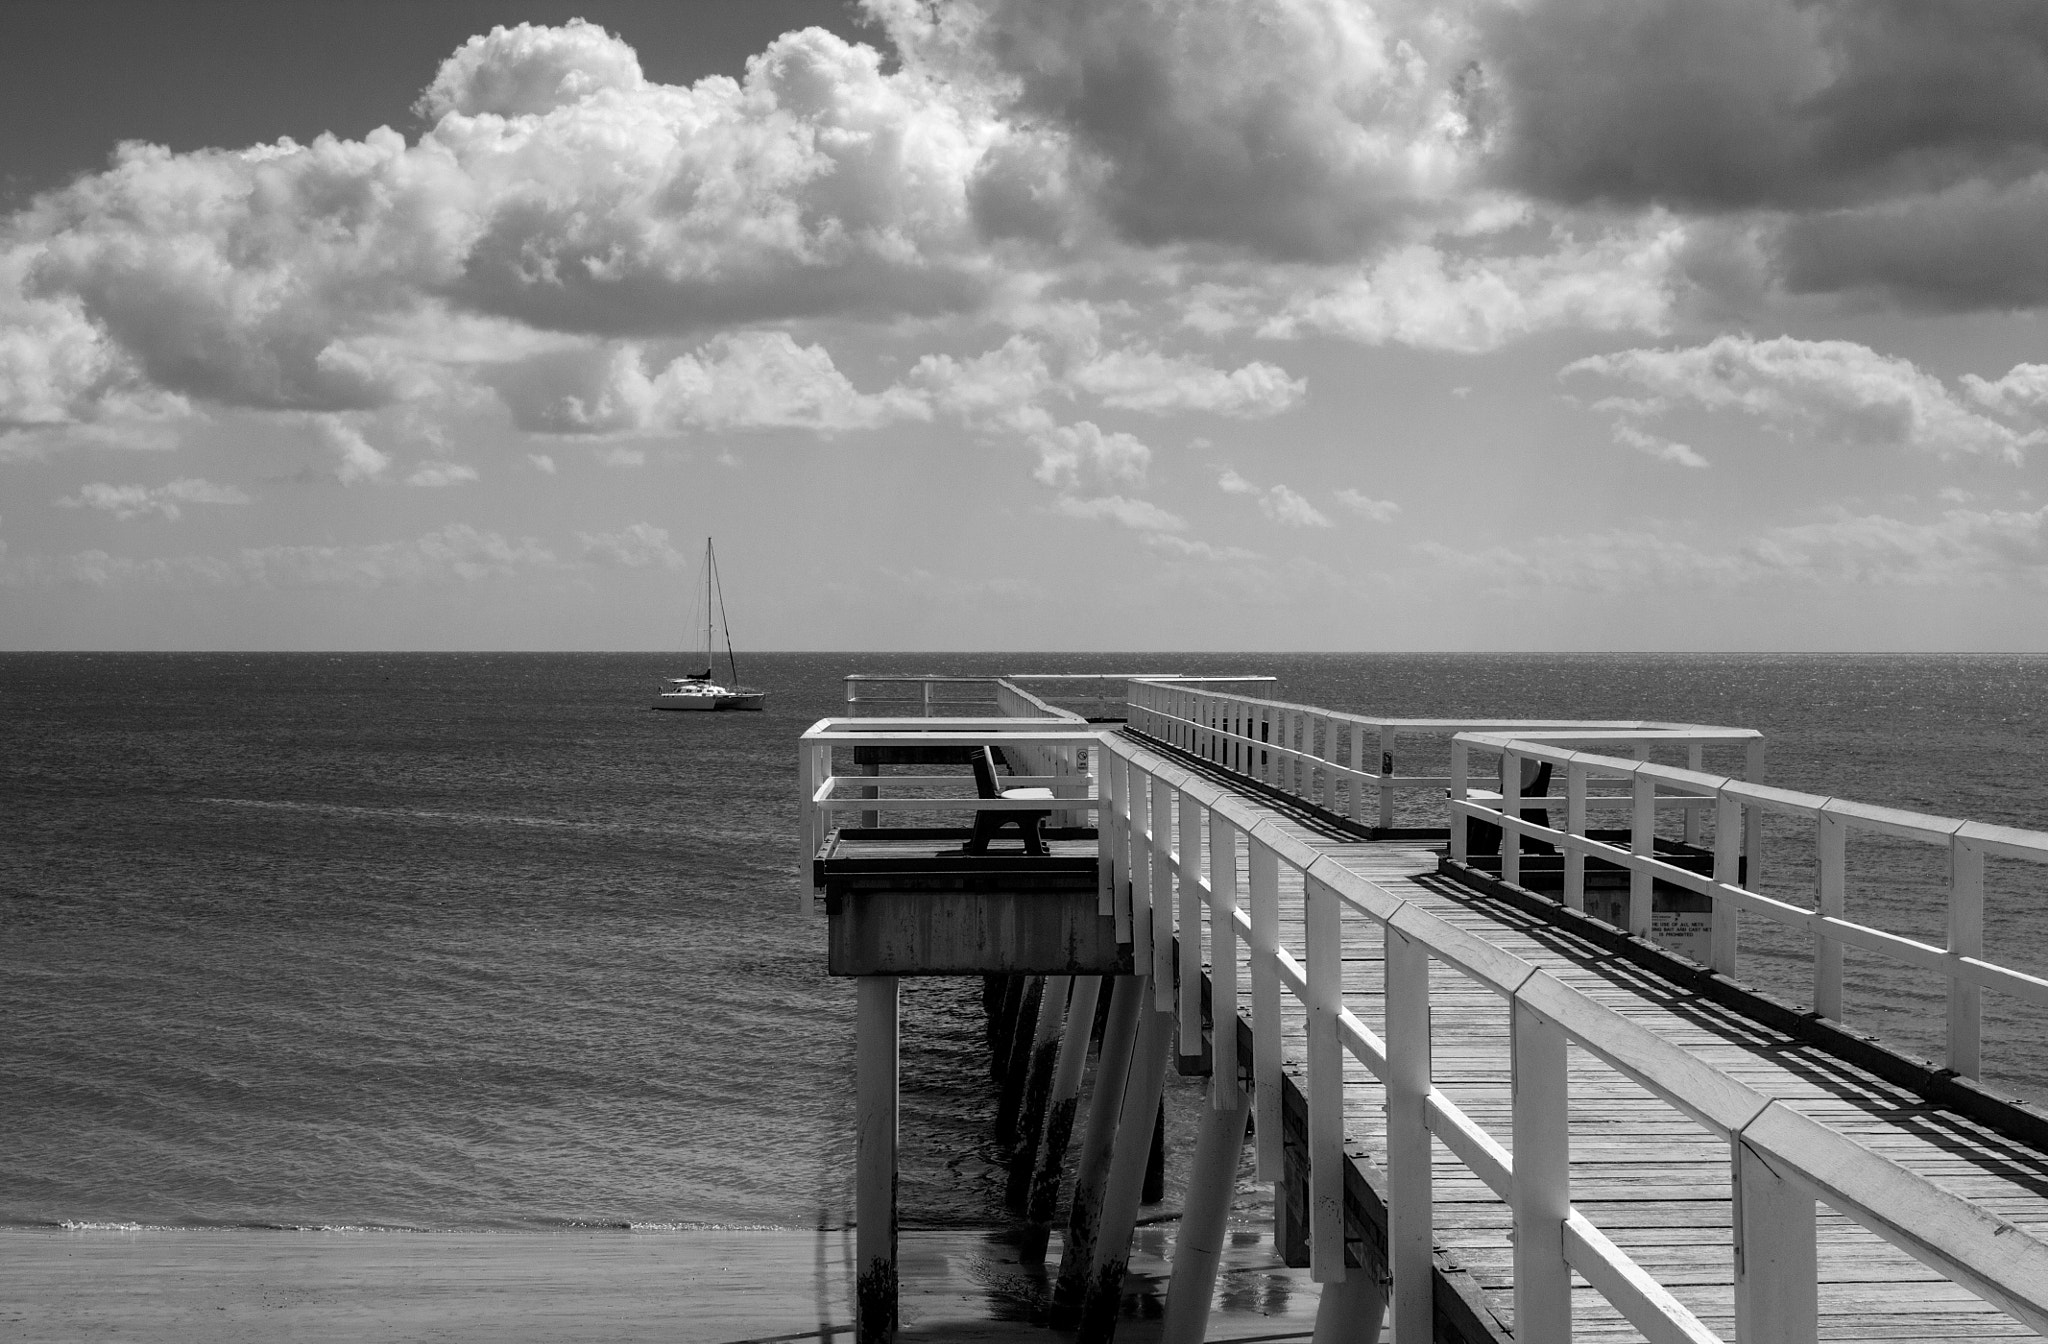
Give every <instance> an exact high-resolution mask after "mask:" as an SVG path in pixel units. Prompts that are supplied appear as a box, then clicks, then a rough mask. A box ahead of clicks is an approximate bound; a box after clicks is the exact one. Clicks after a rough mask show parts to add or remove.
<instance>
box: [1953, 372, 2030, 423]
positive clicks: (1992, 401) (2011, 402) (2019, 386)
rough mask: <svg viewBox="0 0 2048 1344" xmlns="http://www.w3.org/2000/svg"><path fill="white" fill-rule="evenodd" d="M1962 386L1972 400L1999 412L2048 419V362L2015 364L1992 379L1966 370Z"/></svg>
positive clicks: (2021, 416)
mask: <svg viewBox="0 0 2048 1344" xmlns="http://www.w3.org/2000/svg"><path fill="white" fill-rule="evenodd" d="M1963 387H1964V389H1965V390H1966V391H1967V392H1968V393H1969V394H1970V399H1971V400H1972V401H1975V402H1976V403H1977V404H1978V405H1980V406H1986V407H1989V408H1990V409H1991V410H1993V411H1996V412H1998V413H1999V414H2000V415H2006V416H2013V417H2019V418H2027V419H2032V420H2034V421H2037V422H2040V421H2048V364H2015V365H2013V366H2012V368H2011V369H2009V370H2007V371H2006V374H2005V376H2004V377H2003V378H2000V379H1998V380H1997V381H1995V382H1993V381H1991V380H1989V379H1985V378H1979V377H1978V376H1977V375H1976V374H1974V373H1966V374H1964V375H1963Z"/></svg>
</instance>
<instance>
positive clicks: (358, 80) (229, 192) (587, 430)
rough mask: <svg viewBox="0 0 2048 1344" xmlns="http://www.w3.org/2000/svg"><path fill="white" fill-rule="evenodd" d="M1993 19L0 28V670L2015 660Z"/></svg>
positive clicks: (1402, 12) (676, 19)
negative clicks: (548, 655) (660, 655)
mask: <svg viewBox="0 0 2048 1344" xmlns="http://www.w3.org/2000/svg"><path fill="white" fill-rule="evenodd" d="M2044 305H2048V6H2044V5H2042V4H2040V3H2039V2H2038V0H1951V2H1950V3H1945V4H1940V5H1928V4H1925V3H1924V2H1923V0H1796V2H1795V0H1714V2H1713V3H1703V2H1702V0H1457V2H1453V3H1441V2H1432V3H1410V2H1407V0H1371V2H1364V0H1234V2H1233V3H1229V4H1211V3H1190V2H1185V0H955V2H953V3H931V4H928V3H925V2H924V0H860V2H859V3H843V4H842V3H838V0H832V2H831V3H815V2H813V0H664V2H663V3H627V2H623V0H615V2H614V3H594V2H593V3H573V4H546V3H531V4H519V3H482V2H472V0H437V3H434V4H414V3H389V2H385V0H372V2H371V3H364V2H363V0H352V2H351V3H348V4H319V3H309V4H295V5H288V6H284V5H275V4H272V3H268V2H267V0H266V3H260V4H256V3H226V2H225V0H213V2H195V3H192V4H181V5H162V4H159V3H155V2H154V0H150V2H149V3H136V2H130V3H120V4H115V3H106V2H105V0H69V2H68V3H63V4H48V3H42V2H41V0H10V3H9V4H7V5H5V6H0V648H6V649H39V648H95V649H97V648H129V649H564V650H572V649H667V648H675V649H681V648H683V647H685V646H687V645H688V644H689V643H690V642H691V636H690V635H689V632H688V631H687V629H686V627H687V626H688V625H689V623H690V617H691V595H692V592H693V590H694V587H695V584H696V581H697V580H696V576H697V572H698V565H699V564H700V561H701V555H702V550H703V544H704V539H705V538H706V537H707V536H715V537H716V539H717V544H718V551H719V561H720V570H721V574H722V576H723V580H724V587H725V595H726V599H727V604H728V607H729V609H730V612H731V618H732V632H733V637H734V639H735V641H736V642H738V643H739V644H740V646H741V647H742V648H752V649H757V650H767V649H792V650H795V649H877V650H880V649H904V650H920V649H922V650H951V649H958V650H979V649H1015V650H1032V649H1035V650H1056V649H1059V650H1066V649H1071V650H1082V651H1085V650H1111V649H1114V650H1198V649H1217V650H1244V651H1260V650H1367V651H1369V650H1404V649H1428V650H1468V649H1469V650H1487V649H1501V650H1522V649H1526V650H1603V649H1616V650H1961V651H1968V650H2042V649H2048V479H2044V474H2043V462H2044V460H2048V348H2044V341H2043V335H2044V329H2043V308H2044Z"/></svg>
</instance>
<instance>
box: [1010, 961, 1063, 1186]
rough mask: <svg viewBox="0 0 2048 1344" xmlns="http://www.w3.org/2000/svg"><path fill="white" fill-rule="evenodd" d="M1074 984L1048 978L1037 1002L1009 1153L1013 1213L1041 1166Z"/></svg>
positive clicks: (1056, 976) (1061, 978) (1058, 978)
mask: <svg viewBox="0 0 2048 1344" xmlns="http://www.w3.org/2000/svg"><path fill="white" fill-rule="evenodd" d="M1073 983H1074V980H1073V977H1072V976H1067V975H1051V976H1047V977H1046V979H1045V990H1044V992H1043V993H1042V994H1041V996H1040V998H1039V1001H1038V1021H1037V1025H1036V1030H1035V1031H1034V1032H1033V1034H1032V1037H1031V1055H1030V1061H1029V1063H1028V1065H1027V1067H1026V1072H1025V1075H1024V1099H1023V1101H1022V1103H1021V1104H1020V1105H1019V1107H1018V1111H1017V1144H1016V1147H1015V1149H1014V1150H1013V1151H1012V1152H1011V1154H1010V1179H1009V1183H1008V1184H1007V1186H1006V1187H1005V1188H1004V1191H1003V1202H1004V1203H1005V1204H1006V1205H1007V1206H1008V1207H1009V1208H1010V1210H1011V1211H1012V1212H1013V1213H1023V1212H1024V1211H1025V1206H1026V1204H1027V1203H1028V1201H1029V1200H1030V1197H1031V1174H1032V1172H1033V1171H1034V1170H1036V1168H1037V1166H1038V1146H1039V1140H1040V1139H1041V1138H1042V1137H1043V1136H1044V1134H1045V1109H1046V1102H1047V1098H1048V1096H1049V1094H1050V1093H1051V1091H1052V1075H1053V1066H1054V1064H1055V1063H1056V1062H1057V1058H1058V1055H1059V1048H1060V1034H1061V1033H1060V1028H1061V1025H1062V1024H1063V1023H1064V1022H1065V1021H1066V1011H1067V994H1068V991H1069V990H1070V988H1071V987H1072V985H1073Z"/></svg>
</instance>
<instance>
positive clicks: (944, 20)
mask: <svg viewBox="0 0 2048 1344" xmlns="http://www.w3.org/2000/svg"><path fill="white" fill-rule="evenodd" d="M870 9H871V10H873V11H877V12H879V13H880V14H881V15H882V16H883V18H884V20H885V22H886V23H887V25H888V29H889V35H890V37H891V39H892V41H893V42H894V43H895V45H896V47H897V48H898V50H900V51H901V52H902V53H903V54H904V60H905V63H906V65H908V66H911V67H912V68H916V69H921V70H926V71H930V72H932V73H933V74H934V75H937V76H940V77H943V78H945V79H947V80H949V81H952V82H958V83H967V82H972V83H975V84H978V85H980V86H983V87H986V88H988V89H989V90H990V91H991V93H992V95H993V96H995V97H997V98H1003V99H1007V101H1008V103H1009V105H1010V107H1011V109H1012V116H1013V119H1014V120H1015V121H1017V122H1019V123H1022V124H1024V125H1035V126H1040V127H1044V128H1048V129H1049V131H1050V132H1051V135H1050V136H1049V137H1047V138H1045V139H1040V140H1038V141H1036V142H1034V143H1032V144H1031V145H1030V146H1029V149H1028V150H1027V151H1025V152H1020V153H1019V154H1018V155H1017V157H1018V159H1019V160H1020V161H1019V162H1018V163H1017V164H1016V165H1015V167H1014V168H1013V169H1012V171H1011V173H1010V177H1011V179H1012V180H1013V181H1015V182H1016V183H1017V184H1018V185H1016V186H1014V187H1012V188H1011V190H1010V193H1009V196H1008V197H1007V198H1006V199H1008V200H1015V201H1019V202H1022V203H1029V204H1037V205H1039V206H1040V208H1041V209H1045V208H1047V207H1048V203H1053V202H1057V201H1058V200H1059V199H1060V198H1061V196H1062V194H1063V191H1062V186H1061V184H1063V183H1065V182H1068V181H1073V180H1080V181H1083V182H1086V183H1088V185H1089V187H1090V188H1091V190H1090V192H1089V199H1088V204H1089V205H1090V206H1091V207H1092V209H1093V210H1094V211H1095V212H1099V214H1100V215H1101V217H1102V218H1103V219H1105V220H1106V221H1107V222H1108V223H1109V225H1110V226H1111V227H1113V228H1114V229H1115V230H1116V231H1117V232H1118V233H1119V234H1120V235H1122V236H1123V237H1125V238H1128V239H1130V240H1132V241H1135V242H1138V243H1142V244H1147V245H1158V244H1166V243H1177V242H1196V243H1212V244H1223V245H1229V246H1234V247H1239V248H1243V249H1246V250H1249V251H1251V252H1254V253H1256V254H1258V255H1262V256H1267V257H1273V258H1278V259H1284V260H1290V261H1330V260H1335V259H1341V258H1348V257H1356V256H1359V255H1362V254H1363V253H1365V252H1366V251H1368V250H1370V249H1371V248H1373V247H1374V246H1376V245H1378V244H1380V243H1382V242H1383V241H1385V240H1387V239H1388V238H1390V237H1397V236H1399V235H1401V234H1402V233H1403V232H1404V231H1406V230H1408V229H1410V228H1412V227H1414V226H1415V225H1416V224H1417V223H1418V222H1419V221H1427V220H1431V219H1434V218H1436V217H1438V216H1440V215H1442V214H1444V213H1446V199H1445V198H1446V196H1447V195H1448V194H1449V190H1450V188H1451V187H1452V185H1453V184H1454V183H1455V182H1456V181H1457V180H1458V178H1459V175H1460V174H1461V172H1462V171H1463V169H1464V163H1465V157H1466V156H1465V153H1464V151H1463V148H1462V141H1463V137H1465V135H1466V134H1467V132H1468V129H1469V128H1468V125H1467V122H1466V119H1465V117H1464V116H1463V114H1462V112H1461V111H1460V109H1459V107H1458V105H1457V102H1456V99H1455V96H1454V94H1453V92H1452V89H1451V87H1450V84H1449V81H1448V80H1447V79H1445V78H1444V77H1443V76H1444V74H1445V73H1446V66H1447V65H1448V64H1450V63H1451V57H1452V55H1453V53H1454V50H1455V47H1456V44H1457V31H1456V25H1455V24H1453V23H1449V22H1444V21H1439V20H1437V19H1436V18H1435V16H1433V15H1430V14H1429V13H1428V12H1427V11H1419V10H1418V11H1410V10H1408V9H1407V8H1405V7H1402V6H1382V7H1376V8H1368V7H1366V6H1362V5H1349V4H1343V3H1338V2H1337V0H1299V2H1297V3H1284V2H1282V0H1262V2H1260V3H1248V4H1238V5H1228V6H1217V7H1190V6H1186V5H1174V4H1166V3H1158V2H1157V0H1140V2H1138V3H1123V4H1083V3H1074V2H1072V0H1068V2H1066V3H1053V4H1041V3H1035V2H1033V0H980V2H979V3H963V4H957V5H948V6H946V7H944V8H943V10H939V9H929V8H927V7H926V6H923V5H920V4H917V3H915V2H914V0H876V2H875V3H871V4H870ZM1019 213H1022V212H1021V211H1020V212H1019ZM1040 227H1041V228H1042V227H1043V225H1042V224H1041V225H1040Z"/></svg>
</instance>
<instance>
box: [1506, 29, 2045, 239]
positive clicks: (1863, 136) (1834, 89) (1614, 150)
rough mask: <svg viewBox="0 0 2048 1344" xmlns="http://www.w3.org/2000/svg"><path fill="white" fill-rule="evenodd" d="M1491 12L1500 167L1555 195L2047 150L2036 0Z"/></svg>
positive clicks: (1865, 172) (1669, 195) (1726, 201)
mask: <svg viewBox="0 0 2048 1344" xmlns="http://www.w3.org/2000/svg"><path fill="white" fill-rule="evenodd" d="M1482 29H1483V34H1484V36H1483V43H1482V45H1483V47H1484V50H1485V53H1486V54H1485V57H1484V60H1483V70H1484V75H1485V84H1486V88H1487V90H1488V92H1489V93H1490V94H1491V95H1492V100H1493V106H1494V108H1495V112H1494V116H1495V118H1496V119H1495V120H1494V122H1493V123H1492V124H1491V126H1490V128H1489V129H1490V130H1491V132H1492V135H1493V137H1494V145H1495V152H1496V159H1495V167H1496V171H1497V172H1498V174H1499V176H1500V178H1501V179H1502V180H1503V181H1505V182H1506V183H1508V184H1510V185H1512V186H1515V187H1517V188H1519V189H1523V190H1527V191H1529V192H1532V193H1534V194H1536V195H1538V196H1541V197H1545V198H1548V199H1552V200H1559V201H1566V202H1572V203H1585V202H1591V201H1605V202H1611V203H1617V204H1623V205H1642V204H1649V203H1660V204H1666V205H1671V206H1676V207H1680V208H1684V209H1691V210H1705V211H1720V210H1742V209H1750V208H1756V207H1765V208H1774V207H1775V208H1793V209H1802V208H1814V207H1842V206H1847V205H1851V204H1855V203H1858V202H1863V201H1869V200H1874V199H1882V198H1885V197H1888V196H1893V195H1897V194H1900V193H1903V192H1912V191H1924V190H1932V189H1938V188H1941V187H1944V186H1948V185H1951V184H1953V183H1956V182H1959V181H1964V180H1968V179H1971V178H1975V177H1989V178H1993V179H2010V178H2012V177H2014V176H2018V175H2022V174H2024V173H2027V172H2030V171H2033V170H2034V169H2035V168H2036V167H2038V166H2040V165H2041V164H2042V163H2043V162H2044V161H2048V5H2043V4H2041V3H2038V0H1952V2H1951V3H1940V4H1929V3H1922V2H1919V0H1811V2H1809V3H1795V2H1794V0H1726V2H1725V3H1711V4H1703V3H1700V2H1699V0H1538V3H1535V4H1531V5H1527V6H1500V7H1498V8H1495V9H1492V10H1490V11H1488V12H1487V14H1486V17H1485V18H1484V19H1483V20H1482Z"/></svg>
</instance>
